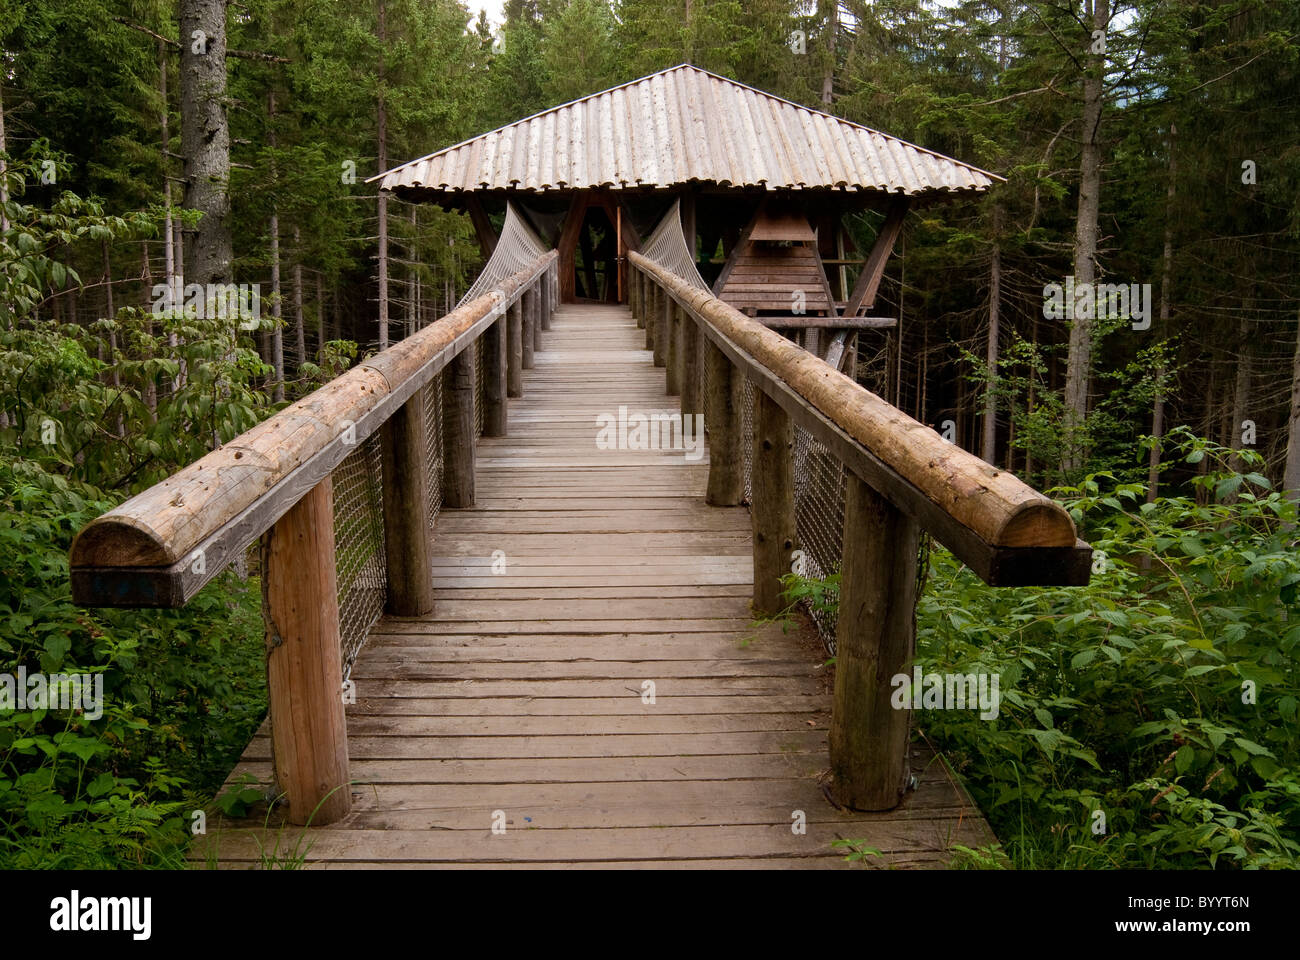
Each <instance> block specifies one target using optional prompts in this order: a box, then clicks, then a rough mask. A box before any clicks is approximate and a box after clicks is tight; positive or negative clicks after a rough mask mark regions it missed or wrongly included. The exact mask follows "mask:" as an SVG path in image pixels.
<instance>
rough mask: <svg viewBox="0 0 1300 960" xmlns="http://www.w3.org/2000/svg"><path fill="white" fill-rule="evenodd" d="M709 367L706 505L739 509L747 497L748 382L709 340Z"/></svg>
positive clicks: (706, 356) (706, 358) (707, 348)
mask: <svg viewBox="0 0 1300 960" xmlns="http://www.w3.org/2000/svg"><path fill="white" fill-rule="evenodd" d="M704 353H705V363H706V364H707V365H708V371H709V378H708V379H709V395H708V399H707V403H706V404H705V416H706V418H707V419H708V427H709V487H708V493H707V494H706V495H705V498H704V500H705V503H708V504H709V505H710V506H714V507H734V506H737V505H738V504H739V503H740V502H741V501H742V500H743V499H744V496H745V458H744V451H743V450H742V449H741V444H742V443H743V442H744V435H743V430H744V425H743V423H742V422H741V409H740V404H741V401H742V399H743V397H744V393H743V392H742V387H743V386H744V378H743V377H742V376H741V375H740V371H739V370H737V369H736V368H735V367H733V366H732V365H731V361H730V360H728V359H727V355H726V354H725V353H723V352H722V351H721V350H719V349H718V348H717V347H716V346H714V344H713V341H711V340H706V341H705V346H704Z"/></svg>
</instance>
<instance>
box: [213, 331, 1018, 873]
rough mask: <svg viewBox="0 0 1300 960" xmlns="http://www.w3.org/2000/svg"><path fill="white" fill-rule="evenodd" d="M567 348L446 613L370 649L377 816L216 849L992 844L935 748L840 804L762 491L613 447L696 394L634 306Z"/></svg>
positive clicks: (422, 858) (329, 859) (367, 711)
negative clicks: (887, 781)
mask: <svg viewBox="0 0 1300 960" xmlns="http://www.w3.org/2000/svg"><path fill="white" fill-rule="evenodd" d="M543 344H544V349H543V350H542V351H541V352H539V353H538V354H537V363H536V367H535V368H534V369H533V370H529V371H525V377H524V384H525V388H524V394H525V396H524V399H521V400H512V401H511V403H510V427H509V434H510V435H509V437H508V438H502V439H485V440H482V441H481V442H480V446H479V450H478V475H477V476H478V481H477V483H478V489H477V495H478V500H477V506H476V507H475V508H474V509H471V510H446V511H444V512H443V513H442V514H440V515H439V517H438V521H437V525H436V530H435V545H434V554H435V560H434V576H435V578H436V587H437V597H438V606H437V609H436V611H435V612H434V613H433V614H432V615H430V616H427V617H421V618H418V619H399V618H392V617H389V618H385V619H383V620H382V621H380V622H379V623H378V624H377V625H376V626H375V628H374V630H373V631H372V634H371V637H370V640H369V642H368V644H367V646H366V647H365V649H364V650H363V652H362V654H361V657H360V659H359V661H358V663H357V665H356V667H355V668H354V671H353V679H354V680H355V682H356V691H357V703H356V704H355V705H350V706H349V707H348V708H347V715H348V736H349V746H350V754H351V771H352V776H353V778H354V779H355V780H356V781H357V784H356V785H355V786H354V788H353V796H354V809H353V812H352V814H351V815H350V816H349V817H348V818H347V819H346V820H345V821H343V822H341V823H338V824H335V825H332V826H329V827H326V828H310V829H308V830H306V831H305V838H303V837H302V834H303V831H302V830H301V828H292V827H284V828H283V829H280V828H278V827H276V826H275V825H274V823H272V824H271V826H270V827H269V828H268V827H267V825H266V818H265V817H264V816H263V814H264V811H259V812H258V814H257V815H256V816H252V817H250V818H248V819H246V820H241V821H235V822H233V823H232V822H227V823H226V824H224V825H223V826H222V827H221V828H220V829H217V830H211V831H210V834H209V841H210V843H212V844H214V846H213V847H211V853H210V854H209V855H215V857H217V858H219V860H220V862H221V864H222V865H223V866H230V867H241V866H258V865H259V862H261V861H262V860H263V854H262V853H261V851H263V850H265V851H268V852H270V853H274V852H275V851H276V850H277V848H278V851H279V853H280V854H286V853H289V852H291V851H293V850H297V851H298V852H302V851H306V854H307V860H308V862H309V864H310V865H312V866H320V867H328V868H340V867H364V866H377V865H386V866H394V867H469V868H475V867H506V866H528V867H565V866H569V867H572V866H580V867H709V868H723V867H733V868H735V867H739V868H744V867H812V868H834V867H846V866H849V865H848V864H846V863H845V862H844V860H843V852H842V851H839V850H836V849H833V848H832V847H831V841H833V840H834V839H836V838H845V839H852V840H863V841H864V842H865V844H866V845H867V846H870V847H873V848H875V849H877V850H880V851H881V852H882V854H883V856H882V857H880V858H878V859H877V860H876V861H875V862H876V863H877V864H878V865H884V864H886V863H887V864H889V865H892V866H899V867H939V866H944V865H946V863H947V862H948V859H949V854H948V853H946V852H945V851H946V850H947V849H948V848H949V846H950V845H951V844H953V843H961V844H965V845H969V846H978V845H981V844H984V843H988V842H991V841H992V839H993V838H992V834H991V832H990V831H989V829H988V826H987V824H986V823H985V822H984V820H983V818H982V817H981V816H980V814H979V811H978V810H977V809H976V808H975V807H974V806H973V805H972V804H971V803H970V801H969V798H968V797H967V796H966V795H965V794H964V792H963V791H962V790H961V789H960V788H959V787H958V786H957V785H956V784H955V783H954V782H953V780H952V779H951V777H950V776H949V775H948V773H947V772H946V771H945V769H944V768H943V766H942V764H940V763H938V762H936V761H935V760H934V758H933V757H931V756H929V755H926V754H923V753H918V754H917V755H916V756H915V757H914V760H913V765H914V768H916V769H917V772H918V778H919V786H918V789H917V790H916V791H915V792H914V793H912V794H910V795H909V797H908V799H907V800H906V801H905V802H904V804H903V805H902V806H901V807H899V809H897V810H894V811H890V812H888V813H884V814H851V813H846V812H842V811H840V810H837V809H836V808H835V807H834V806H832V805H831V804H830V803H829V802H828V801H827V799H826V798H825V796H824V794H823V791H822V789H821V785H820V780H819V778H821V777H823V776H824V775H825V773H826V769H827V758H826V730H827V723H828V720H829V710H830V696H829V687H828V683H827V677H826V673H827V670H826V668H825V667H824V666H822V662H823V660H824V653H823V652H822V650H821V647H820V644H818V643H817V641H816V640H815V639H814V638H810V637H809V636H808V635H807V634H803V633H800V632H799V631H792V632H790V633H789V634H787V633H783V632H782V631H781V630H780V629H779V628H777V627H774V626H768V627H765V628H761V629H755V628H753V627H752V626H751V619H750V613H749V609H748V596H749V593H750V580H751V559H750V532H749V514H748V511H747V510H746V509H745V508H743V507H739V508H730V509H718V508H712V507H707V506H706V505H705V504H704V500H703V493H704V488H705V482H706V478H707V474H708V459H707V456H705V457H704V458H703V459H700V460H697V461H694V462H691V461H688V460H687V459H686V457H685V456H684V453H683V451H681V450H675V451H674V450H657V451H618V450H601V449H597V446H596V442H595V437H596V431H597V427H596V418H597V416H598V415H600V414H605V413H608V414H611V415H615V416H616V415H617V414H618V410H619V407H620V405H626V406H627V407H628V408H629V410H630V411H638V412H645V413H648V412H652V411H656V410H676V399H675V398H671V397H666V396H665V393H664V378H663V371H662V370H656V369H655V368H654V367H653V366H652V362H651V355H650V354H649V353H648V352H647V351H645V350H643V349H642V347H643V344H644V333H643V332H642V331H638V330H637V329H636V327H635V324H634V322H633V320H632V318H631V315H630V314H629V313H628V311H627V310H626V309H624V308H621V307H617V308H616V307H598V306H563V307H561V308H560V310H559V311H558V313H557V314H556V316H555V319H554V323H553V328H552V329H551V330H550V331H547V332H545V333H543ZM498 551H500V553H498ZM494 556H495V557H496V558H497V559H498V560H499V559H500V558H502V557H504V561H505V570H504V572H503V573H494V571H493V563H494ZM498 569H499V564H498ZM646 681H651V682H653V684H654V703H653V704H651V703H644V702H643V692H644V690H645V688H644V687H643V685H644V684H645V682H646ZM269 761H270V742H269V739H268V737H267V736H266V731H265V730H263V731H262V733H261V734H259V735H258V736H257V737H256V738H255V739H254V740H253V742H252V743H251V744H250V745H249V747H248V749H247V751H246V752H245V754H244V757H243V760H242V762H241V763H240V764H239V766H238V767H237V768H236V770H235V771H234V773H233V774H232V781H234V780H236V779H237V778H238V777H239V776H241V775H243V774H245V773H248V774H252V775H253V776H255V777H257V778H258V779H259V780H261V781H266V780H267V779H268V778H269V772H270V763H269ZM795 811H802V812H803V815H804V818H805V819H806V824H807V825H806V829H805V830H804V832H802V833H797V832H795V830H794V829H792V827H793V824H794V822H795V820H794V817H795ZM494 816H495V817H496V818H497V819H498V821H504V824H505V832H504V833H494V832H493V830H492V826H493V820H494ZM204 855H205V854H204V853H203V852H200V853H199V854H198V856H200V857H202V856H204ZM272 859H274V857H272Z"/></svg>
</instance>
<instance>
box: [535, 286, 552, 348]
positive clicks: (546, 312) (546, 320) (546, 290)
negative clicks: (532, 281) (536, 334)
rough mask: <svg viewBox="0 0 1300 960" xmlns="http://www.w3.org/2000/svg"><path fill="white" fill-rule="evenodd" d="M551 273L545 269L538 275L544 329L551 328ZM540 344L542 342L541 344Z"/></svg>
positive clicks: (539, 301)
mask: <svg viewBox="0 0 1300 960" xmlns="http://www.w3.org/2000/svg"><path fill="white" fill-rule="evenodd" d="M550 281H551V274H550V271H548V270H543V271H542V272H541V273H540V274H539V275H538V277H537V289H538V291H539V292H540V296H539V297H538V303H539V304H540V306H541V308H542V324H541V326H542V329H543V330H549V329H551V291H550ZM539 346H540V344H539Z"/></svg>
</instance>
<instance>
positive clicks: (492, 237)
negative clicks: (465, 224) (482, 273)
mask: <svg viewBox="0 0 1300 960" xmlns="http://www.w3.org/2000/svg"><path fill="white" fill-rule="evenodd" d="M465 212H466V213H468V214H469V221H470V223H472V224H473V225H474V234H475V235H476V236H477V237H478V245H479V247H480V248H482V250H483V259H484V260H488V259H489V258H490V257H491V256H492V254H493V253H495V252H496V248H497V235H496V231H495V230H493V229H492V221H491V220H489V219H488V215H487V211H486V210H484V209H483V204H482V202H481V201H480V200H479V198H478V197H476V196H475V195H474V194H472V193H471V194H469V195H468V196H466V197H465Z"/></svg>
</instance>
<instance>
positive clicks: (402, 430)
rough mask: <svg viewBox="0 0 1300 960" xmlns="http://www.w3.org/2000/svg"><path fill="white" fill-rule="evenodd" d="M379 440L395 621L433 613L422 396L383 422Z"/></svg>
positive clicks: (386, 549) (418, 394) (390, 603)
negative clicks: (400, 618) (381, 454)
mask: <svg viewBox="0 0 1300 960" xmlns="http://www.w3.org/2000/svg"><path fill="white" fill-rule="evenodd" d="M379 436H380V441H381V447H382V450H383V465H384V466H383V471H384V472H383V477H384V498H383V499H384V554H385V557H386V558H387V561H388V602H387V609H388V612H389V613H392V614H396V615H397V616H399V617H418V616H422V615H424V614H426V613H430V612H431V611H432V610H433V577H432V574H431V572H430V571H431V570H432V568H433V567H432V565H433V561H432V559H431V557H430V544H429V489H428V484H429V479H428V478H429V465H428V463H427V462H426V461H427V453H426V451H427V449H428V447H427V445H426V443H425V425H424V394H423V393H421V392H420V391H418V390H417V391H416V392H415V393H413V394H412V395H411V398H410V399H409V400H407V401H406V403H404V404H402V407H401V409H400V410H398V411H397V412H396V413H394V414H393V415H392V416H391V417H389V418H388V419H387V420H386V421H384V425H383V426H382V427H381V428H380V433H379Z"/></svg>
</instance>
